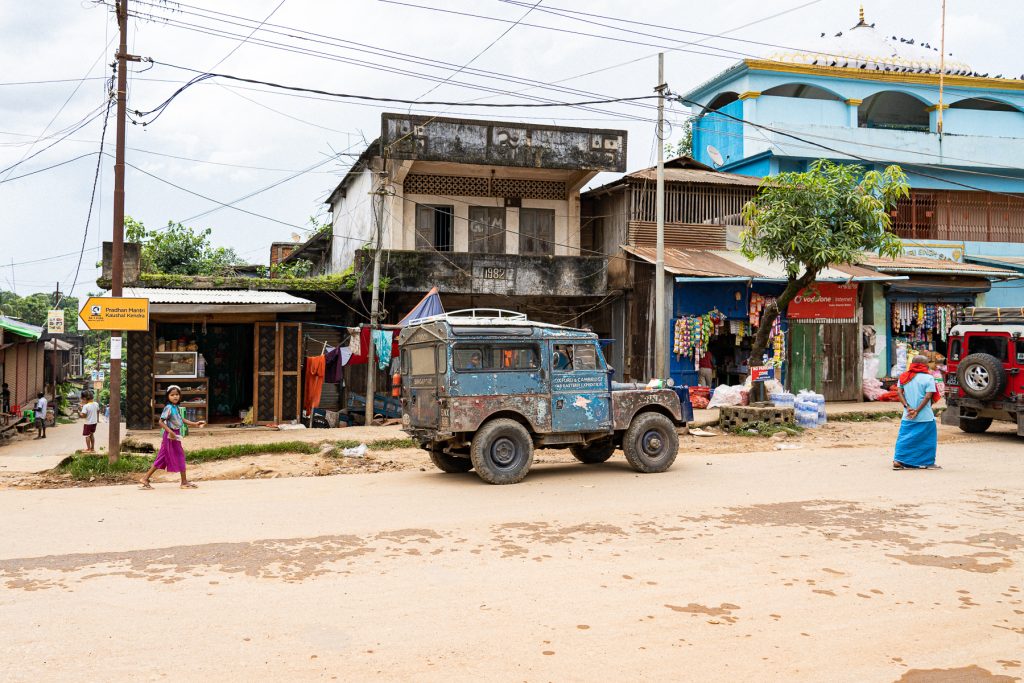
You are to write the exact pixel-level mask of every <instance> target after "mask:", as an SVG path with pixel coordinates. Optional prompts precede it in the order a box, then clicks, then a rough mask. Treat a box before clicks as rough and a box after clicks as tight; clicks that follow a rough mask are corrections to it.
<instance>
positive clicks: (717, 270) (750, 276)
mask: <svg viewBox="0 0 1024 683" xmlns="http://www.w3.org/2000/svg"><path fill="white" fill-rule="evenodd" d="M622 248H623V249H624V250H625V251H627V252H628V253H630V254H633V255H634V256H636V257H637V258H640V259H642V260H644V261H647V262H648V263H655V262H656V260H657V255H656V251H655V249H654V247H632V246H623V247H622ZM665 271H666V272H668V273H671V274H673V275H680V276H683V277H681V278H679V279H678V280H677V281H682V282H685V281H686V280H687V279H688V278H730V279H732V278H738V279H740V280H756V281H759V282H786V281H787V280H788V279H789V278H788V275H787V274H786V268H785V266H784V265H783V264H782V263H779V262H778V261H769V260H768V259H766V258H756V259H753V260H750V259H748V258H747V257H746V256H744V255H743V254H742V253H741V252H738V251H728V250H725V249H670V248H666V249H665ZM816 279H817V281H818V282H878V281H884V282H889V281H890V280H900V279H904V278H901V277H894V276H891V275H879V273H878V272H876V271H874V270H870V269H868V268H862V267H860V266H830V267H828V268H826V269H824V270H823V271H821V272H820V273H819V274H818V277H817V278H816Z"/></svg>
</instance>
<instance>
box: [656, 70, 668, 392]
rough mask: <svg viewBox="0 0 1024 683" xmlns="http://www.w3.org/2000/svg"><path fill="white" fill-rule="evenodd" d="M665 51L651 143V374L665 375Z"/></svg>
mask: <svg viewBox="0 0 1024 683" xmlns="http://www.w3.org/2000/svg"><path fill="white" fill-rule="evenodd" d="M665 88H666V86H665V53H664V52H660V53H658V86H657V87H656V88H655V90H656V91H657V92H658V127H657V129H656V130H655V135H654V136H655V144H657V146H658V179H657V189H656V196H655V209H654V210H655V220H656V221H657V224H658V237H657V239H658V241H657V247H656V250H655V263H654V376H655V377H656V378H657V379H666V378H668V368H666V367H665V361H666V359H667V357H668V352H667V343H668V329H667V327H666V320H665Z"/></svg>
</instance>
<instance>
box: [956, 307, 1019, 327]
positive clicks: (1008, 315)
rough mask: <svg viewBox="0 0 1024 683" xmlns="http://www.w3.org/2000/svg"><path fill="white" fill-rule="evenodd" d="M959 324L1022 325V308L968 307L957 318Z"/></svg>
mask: <svg viewBox="0 0 1024 683" xmlns="http://www.w3.org/2000/svg"><path fill="white" fill-rule="evenodd" d="M957 322H959V323H989V324H991V323H1011V324H1018V325H1019V324H1021V323H1024V308H990V307H982V306H969V307H967V308H965V309H963V310H962V311H961V312H960V314H959V315H958V316H957Z"/></svg>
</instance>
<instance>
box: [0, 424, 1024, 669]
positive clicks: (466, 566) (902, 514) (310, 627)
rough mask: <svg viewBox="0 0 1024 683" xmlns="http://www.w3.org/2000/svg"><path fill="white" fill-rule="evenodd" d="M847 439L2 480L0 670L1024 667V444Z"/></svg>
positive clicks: (872, 429)
mask: <svg viewBox="0 0 1024 683" xmlns="http://www.w3.org/2000/svg"><path fill="white" fill-rule="evenodd" d="M855 427H856V429H853V430H851V432H849V433H848V434H847V433H846V432H843V434H842V435H844V436H845V435H848V436H850V438H849V439H846V443H845V444H838V445H839V446H840V447H828V446H835V445H837V444H836V443H835V441H836V438H831V439H826V438H825V437H826V433H825V432H821V433H818V434H815V435H814V436H813V437H810V438H808V439H807V440H806V441H803V442H802V443H801V444H800V445H801V446H802V447H801V448H800V449H798V450H781V451H776V450H770V449H771V448H772V447H773V445H776V444H773V443H772V442H768V441H765V440H756V441H754V440H745V441H744V442H743V443H744V444H747V445H746V447H745V448H743V449H736V448H733V449H732V450H731V451H729V452H719V451H718V449H719V448H720V447H725V446H726V445H728V444H726V438H725V437H719V438H721V439H722V440H721V441H716V439H714V438H708V439H703V440H702V441H701V442H700V444H696V443H695V442H691V443H693V445H694V446H696V445H700V446H701V449H700V451H696V450H690V451H688V454H687V455H685V456H683V457H681V458H680V459H679V460H678V461H677V464H676V466H675V467H674V468H673V469H672V470H670V471H669V472H667V473H664V474H660V475H637V474H634V473H633V472H632V471H630V470H629V469H628V468H627V467H626V466H625V463H624V461H623V459H622V457H621V456H617V457H615V458H613V459H612V460H611V461H609V462H608V463H606V464H604V465H600V466H594V467H587V466H582V465H578V464H566V463H563V462H556V461H555V460H557V458H552V461H548V462H542V463H539V464H538V465H537V466H536V468H535V470H534V471H533V472H531V474H530V476H529V477H527V479H526V480H525V481H524V482H523V483H521V484H518V485H515V486H507V487H494V486H487V485H484V484H482V483H480V481H479V479H477V478H476V477H475V476H474V475H472V474H467V475H444V474H441V473H439V472H436V471H434V470H428V471H426V472H421V471H419V469H418V468H410V469H409V470H408V471H401V472H389V473H381V474H354V475H352V476H335V477H292V478H278V479H272V480H267V479H263V480H258V481H205V482H202V486H201V488H200V489H198V490H195V491H182V490H180V489H178V488H177V487H173V486H162V487H157V489H156V490H154V491H149V492H142V491H138V490H137V489H135V488H133V487H128V486H108V487H92V488H78V489H53V490H14V491H5V492H3V494H0V519H2V520H3V528H4V533H3V538H4V542H3V543H2V544H0V587H2V588H0V614H2V615H3V618H2V619H0V643H2V644H0V670H2V671H4V677H5V678H6V679H8V680H17V681H40V680H58V679H59V680H69V679H70V680H90V679H102V680H129V679H130V680H197V679H205V680H211V679H212V680H228V681H235V680H238V681H241V680H333V679H338V680H367V679H373V680H409V679H415V680H427V681H433V680H438V681H441V680H444V681H450V680H456V681H461V680H474V681H476V680H483V679H486V680H526V681H541V680H588V681H589V680H715V681H719V680H721V681H736V680H806V681H822V680H827V681H897V680H900V681H907V682H909V681H927V682H932V683H934V682H936V681H951V680H969V681H1011V680H1019V678H1018V677H1019V676H1021V673H1022V671H1024V670H1022V668H1021V666H1022V661H1021V660H1022V659H1024V657H1022V656H1021V654H1022V652H1024V592H1022V589H1024V574H1022V571H1021V567H1022V566H1024V531H1022V529H1024V503H1022V500H1024V498H1022V495H1021V494H1022V493H1024V441H1020V440H1018V439H1017V438H1016V437H1015V436H1013V435H1012V434H1011V433H1010V432H1009V430H1006V429H1001V430H998V431H997V433H994V434H989V435H985V436H982V437H970V438H965V437H964V436H963V435H960V434H959V433H957V432H955V431H953V430H950V429H948V428H942V435H943V443H942V445H941V446H940V455H939V458H940V461H941V462H942V463H943V464H944V467H945V468H944V469H942V470H938V471H927V472H925V471H921V472H893V471H892V470H891V469H889V468H888V456H887V455H886V450H887V449H888V443H889V442H888V441H887V439H888V436H889V433H890V432H891V431H892V430H894V426H892V425H889V426H887V427H886V426H885V425H878V424H874V423H870V424H866V425H856V426H855ZM883 427H884V429H883ZM861 428H865V429H866V431H860V429H861ZM886 429H888V430H889V431H888V432H887V431H885V430H886ZM872 435H874V436H873V438H872ZM836 436H840V434H836V435H833V437H836ZM691 438H692V439H694V440H696V437H691ZM728 438H729V439H734V438H735V439H739V438H740V437H728ZM818 438H820V439H821V441H816V439H818ZM704 444H707V445H704ZM714 444H718V445H714ZM754 444H756V445H754ZM865 444H866V445H865ZM545 459H547V458H546V457H545ZM41 530H42V532H41Z"/></svg>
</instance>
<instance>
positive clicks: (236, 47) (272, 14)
mask: <svg viewBox="0 0 1024 683" xmlns="http://www.w3.org/2000/svg"><path fill="white" fill-rule="evenodd" d="M285 2H287V0H281V2H279V3H277V6H276V7H274V9H272V10H270V14H268V15H267V16H265V17H264V18H263V21H261V22H260V23H259V25H258V26H256V28H254V29H253V30H252V32H251V33H250V34H249V35H247V36H246V37H245V38H243V39H242V42H240V43H239V44H238V45H235V46H234V47H233V48H231V52H229V53H227V54H226V55H224V56H223V57H221V58H220V60H218V61H217V63H216V64H214V65H213V66H211V67H210V68H209V71H213V70H214V69H216V68H217V67H218V66H220V65H221V64H223V63H224V62H225V61H227V59H228V57H230V56H231V55H233V54H235V53H236V52H237V51H238V48H240V47H242V46H243V45H245V43H246V41H248V40H249V39H250V38H252V37H253V36H254V35H256V32H257V31H259V30H260V29H261V28H263V24H265V23H267V22H268V21H270V17H272V16H274V14H275V13H276V12H277V10H279V9H281V5H283V4H284V3H285Z"/></svg>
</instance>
